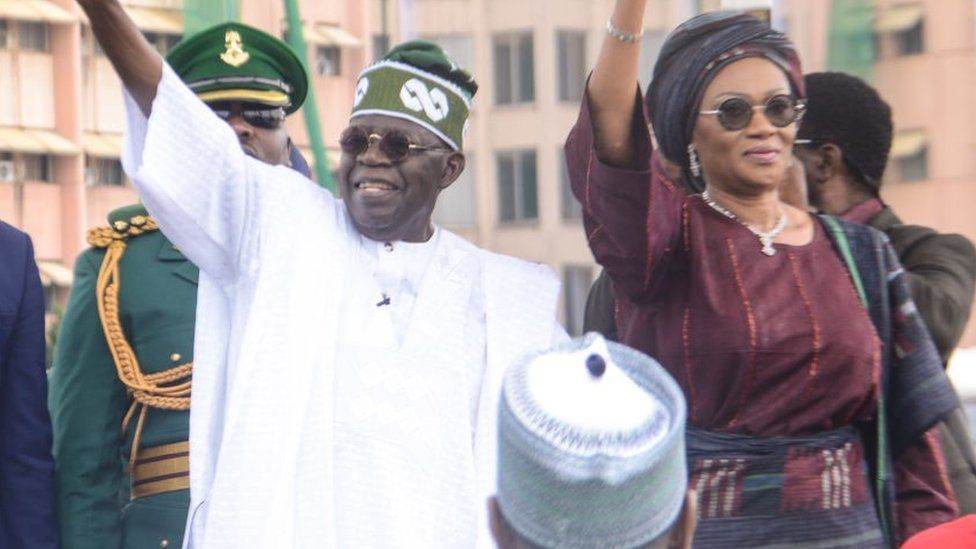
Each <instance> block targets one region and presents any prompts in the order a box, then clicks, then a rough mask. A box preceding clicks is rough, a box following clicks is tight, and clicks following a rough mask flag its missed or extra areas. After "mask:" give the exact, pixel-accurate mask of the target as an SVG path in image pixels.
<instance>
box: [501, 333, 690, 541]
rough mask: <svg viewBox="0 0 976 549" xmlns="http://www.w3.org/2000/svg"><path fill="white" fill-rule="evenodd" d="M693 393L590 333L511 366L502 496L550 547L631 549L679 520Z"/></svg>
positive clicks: (504, 408) (520, 522) (529, 531)
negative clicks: (688, 404)
mask: <svg viewBox="0 0 976 549" xmlns="http://www.w3.org/2000/svg"><path fill="white" fill-rule="evenodd" d="M685 417H686V412H685V400H684V396H683V395H682V393H681V389H680V388H679V387H678V384H677V383H675V381H674V379H672V378H671V376H670V375H668V373H667V372H666V371H665V370H664V368H662V367H661V366H660V365H659V364H658V363H657V362H656V361H654V360H653V359H651V358H650V357H648V356H646V355H644V354H642V353H640V352H638V351H635V350H633V349H631V348H629V347H626V346H624V345H619V344H617V343H613V342H607V341H605V340H604V339H603V338H602V337H601V336H599V335H598V334H588V335H587V336H586V337H584V338H579V339H576V340H573V341H572V342H570V343H568V344H566V345H565V346H562V347H557V348H555V349H553V350H551V351H547V352H544V353H541V354H537V355H534V356H530V357H527V358H526V359H524V360H523V361H521V362H519V363H518V364H516V365H514V366H512V368H510V369H509V371H508V372H506V374H505V381H504V386H503V389H502V397H501V405H500V408H499V418H498V429H499V437H498V492H497V499H498V505H499V507H500V508H501V511H502V514H503V515H504V517H505V520H506V521H507V522H508V523H509V524H510V525H511V526H512V528H513V529H515V531H516V532H517V533H518V534H519V535H521V536H522V537H524V538H525V539H526V540H527V541H529V542H532V543H534V544H536V545H539V546H542V547H546V548H557V547H558V548H564V547H565V548H571V549H590V548H597V547H599V548H620V549H634V548H637V547H641V546H643V545H645V544H647V543H649V542H651V541H654V540H655V539H656V538H658V537H659V536H660V535H661V534H663V533H664V532H666V531H667V530H668V529H669V528H670V527H671V525H672V524H673V523H674V521H675V520H676V519H677V517H678V514H679V512H680V511H681V507H682V505H683V503H684V493H685V490H686V487H687V466H686V463H685V439H684V435H685Z"/></svg>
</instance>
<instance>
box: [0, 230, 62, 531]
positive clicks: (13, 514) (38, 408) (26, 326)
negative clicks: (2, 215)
mask: <svg viewBox="0 0 976 549" xmlns="http://www.w3.org/2000/svg"><path fill="white" fill-rule="evenodd" d="M44 351H45V340H44V293H43V290H42V289H41V279H40V276H39V275H38V272H37V264H36V263H35V261H34V247H33V246H32V245H31V241H30V237H28V236H27V235H26V234H24V233H22V232H20V231H18V230H17V229H15V228H13V227H11V226H10V225H7V224H6V223H4V222H2V221H0V548H7V547H10V548H15V547H17V548H19V547H25V548H26V547H29V548H31V549H46V548H52V549H55V548H57V547H58V521H57V517H56V515H55V510H54V460H53V458H52V457H51V420H50V418H49V417H48V412H47V406H46V403H47V374H46V372H45V364H44Z"/></svg>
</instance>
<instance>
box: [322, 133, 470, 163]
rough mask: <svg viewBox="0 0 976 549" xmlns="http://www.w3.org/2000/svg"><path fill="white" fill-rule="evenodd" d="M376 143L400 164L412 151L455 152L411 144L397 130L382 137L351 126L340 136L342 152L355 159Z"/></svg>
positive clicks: (387, 155)
mask: <svg viewBox="0 0 976 549" xmlns="http://www.w3.org/2000/svg"><path fill="white" fill-rule="evenodd" d="M374 142H378V143H379V147H380V152H382V153H383V154H384V155H386V157H387V158H388V159H390V161H391V162H400V161H401V160H403V159H404V158H406V157H407V155H409V154H410V153H411V152H412V151H442V152H453V151H454V150H453V149H450V148H448V147H433V146H430V145H418V144H416V143H411V142H410V139H409V138H408V137H407V136H406V135H404V134H402V133H400V132H398V131H396V130H391V131H388V132H386V133H385V134H383V135H380V134H377V133H367V132H366V130H364V129H362V128H360V127H357V126H351V127H349V128H346V130H345V131H344V132H342V135H341V136H339V146H340V147H341V148H342V152H344V153H346V154H348V155H350V156H352V157H353V158H355V157H357V156H359V155H361V154H363V153H364V152H366V149H368V148H369V147H370V146H371V145H372V144H373V143H374Z"/></svg>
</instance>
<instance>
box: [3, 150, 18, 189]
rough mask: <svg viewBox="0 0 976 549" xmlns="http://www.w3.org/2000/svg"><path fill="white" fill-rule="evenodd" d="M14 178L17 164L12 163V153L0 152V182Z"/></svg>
mask: <svg viewBox="0 0 976 549" xmlns="http://www.w3.org/2000/svg"><path fill="white" fill-rule="evenodd" d="M16 179H17V165H16V164H15V163H14V155H13V154H11V153H8V152H0V184H3V183H11V182H13V181H14V180H16Z"/></svg>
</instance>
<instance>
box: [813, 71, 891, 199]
mask: <svg viewBox="0 0 976 549" xmlns="http://www.w3.org/2000/svg"><path fill="white" fill-rule="evenodd" d="M804 81H805V82H806V89H807V110H806V113H805V114H804V115H803V121H802V123H801V124H800V129H799V131H798V132H797V136H796V137H797V139H808V140H810V141H811V146H817V145H820V144H823V143H833V144H834V145H836V146H837V147H838V148H839V149H840V150H841V151H842V152H843V154H844V162H845V164H847V166H848V171H849V172H851V175H852V176H853V178H854V180H855V181H856V182H857V183H860V185H861V186H862V187H863V189H862V190H865V191H867V192H869V193H870V194H871V195H873V196H877V195H878V190H879V188H880V186H881V178H882V177H883V176H884V170H885V165H886V164H887V163H888V153H889V151H890V150H891V141H892V133H893V130H892V122H891V107H889V106H888V104H887V103H885V101H884V99H882V98H881V96H880V95H878V92H877V90H875V89H874V88H872V87H871V86H870V85H868V84H867V83H866V82H864V81H863V80H861V79H860V78H857V77H856V76H851V75H849V74H845V73H842V72H816V73H810V74H808V75H806V76H805V77H804Z"/></svg>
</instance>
